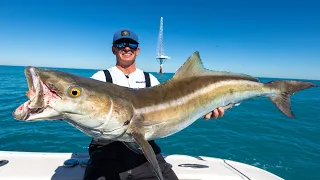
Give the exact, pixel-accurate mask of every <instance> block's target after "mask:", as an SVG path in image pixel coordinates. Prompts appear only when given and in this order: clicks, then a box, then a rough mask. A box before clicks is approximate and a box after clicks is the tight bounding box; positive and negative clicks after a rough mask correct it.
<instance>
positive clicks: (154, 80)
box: [149, 73, 160, 87]
mask: <svg viewBox="0 0 320 180" xmlns="http://www.w3.org/2000/svg"><path fill="white" fill-rule="evenodd" d="M149 74H150V73H149ZM150 83H151V87H152V86H156V85H158V84H160V82H159V81H158V79H157V78H156V77H154V76H153V75H152V74H150Z"/></svg>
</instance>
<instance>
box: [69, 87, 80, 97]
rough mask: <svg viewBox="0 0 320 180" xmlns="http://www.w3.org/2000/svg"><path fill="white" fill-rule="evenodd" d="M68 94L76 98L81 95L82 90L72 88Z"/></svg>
mask: <svg viewBox="0 0 320 180" xmlns="http://www.w3.org/2000/svg"><path fill="white" fill-rule="evenodd" d="M68 94H69V96H70V97H72V98H76V97H79V96H80V95H81V90H80V88H78V87H70V88H69V90H68Z"/></svg>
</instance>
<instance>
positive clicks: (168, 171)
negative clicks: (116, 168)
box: [120, 154, 178, 180]
mask: <svg viewBox="0 0 320 180" xmlns="http://www.w3.org/2000/svg"><path fill="white" fill-rule="evenodd" d="M156 157H157V160H158V163H159V165H160V168H161V170H162V174H163V177H164V179H165V180H178V177H177V176H176V174H175V173H174V171H173V170H172V166H171V164H169V163H167V162H166V161H165V159H164V158H163V156H162V155H161V154H157V155H156ZM120 178H121V180H127V179H130V180H139V179H148V180H158V178H157V176H156V174H155V172H154V171H153V168H152V166H151V164H150V163H149V162H146V163H144V164H142V165H140V166H138V167H136V168H133V169H132V170H129V171H126V172H123V173H120Z"/></svg>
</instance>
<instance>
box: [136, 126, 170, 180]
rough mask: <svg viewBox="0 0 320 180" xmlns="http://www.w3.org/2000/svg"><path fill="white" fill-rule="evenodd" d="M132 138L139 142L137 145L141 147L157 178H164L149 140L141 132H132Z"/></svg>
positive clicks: (160, 179)
mask: <svg viewBox="0 0 320 180" xmlns="http://www.w3.org/2000/svg"><path fill="white" fill-rule="evenodd" d="M132 136H133V138H134V139H135V141H136V142H137V144H139V146H140V147H141V148H142V151H143V153H144V155H145V157H146V158H147V160H148V161H149V162H150V163H151V165H152V167H153V169H154V171H155V173H156V175H157V177H158V179H159V180H164V178H163V175H162V171H161V168H160V166H159V163H158V160H157V158H156V155H155V154H154V151H153V149H152V147H151V145H150V144H149V142H148V141H147V140H146V139H145V138H144V136H143V134H141V133H138V132H133V133H132Z"/></svg>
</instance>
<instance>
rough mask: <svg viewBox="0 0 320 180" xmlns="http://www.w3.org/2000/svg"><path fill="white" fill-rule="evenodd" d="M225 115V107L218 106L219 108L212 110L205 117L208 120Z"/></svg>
mask: <svg viewBox="0 0 320 180" xmlns="http://www.w3.org/2000/svg"><path fill="white" fill-rule="evenodd" d="M223 115H224V109H223V108H222V107H218V108H217V109H215V110H213V111H212V112H210V113H208V114H206V115H205V116H204V118H205V119H206V120H208V119H210V118H213V119H217V118H218V117H222V116H223Z"/></svg>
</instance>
